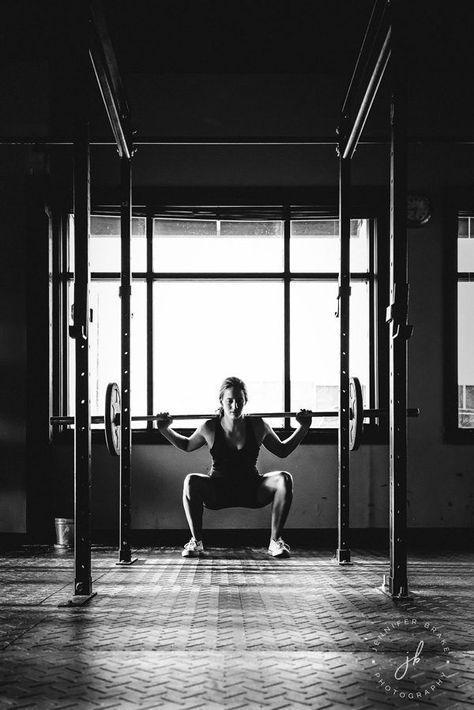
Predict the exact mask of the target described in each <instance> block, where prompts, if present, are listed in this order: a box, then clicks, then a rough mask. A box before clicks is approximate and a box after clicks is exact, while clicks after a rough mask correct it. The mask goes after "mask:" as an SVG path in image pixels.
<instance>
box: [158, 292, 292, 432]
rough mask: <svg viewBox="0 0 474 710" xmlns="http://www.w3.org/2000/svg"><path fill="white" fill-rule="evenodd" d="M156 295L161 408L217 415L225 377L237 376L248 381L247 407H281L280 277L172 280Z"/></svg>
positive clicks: (168, 410) (279, 424)
mask: <svg viewBox="0 0 474 710" xmlns="http://www.w3.org/2000/svg"><path fill="white" fill-rule="evenodd" d="M153 295H154V311H155V319H154V324H153V333H154V362H153V373H154V374H153V382H154V402H155V409H157V411H167V412H170V413H173V411H174V412H175V413H179V412H182V413H186V414H187V413H194V412H196V413H199V412H201V413H203V414H206V413H207V412H214V411H215V410H216V408H217V407H218V391H219V387H220V385H221V382H222V381H223V380H224V379H225V378H226V377H229V376H234V375H235V376H237V377H240V378H241V379H243V380H244V382H245V383H246V384H247V387H248V392H249V402H248V405H247V411H249V412H252V411H253V412H258V411H260V412H261V411H282V409H283V402H284V399H283V355H284V344H283V284H282V283H281V282H272V281H217V282H210V283H209V282H207V281H206V282H204V281H187V280H186V281H170V282H168V281H165V282H159V283H155V286H154V294H153ZM273 422H274V425H275V426H281V422H278V420H273ZM196 423H197V422H196V421H194V422H193V421H185V422H183V424H182V426H194V425H195V424H196Z"/></svg>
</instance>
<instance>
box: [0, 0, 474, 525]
mask: <svg viewBox="0 0 474 710" xmlns="http://www.w3.org/2000/svg"><path fill="white" fill-rule="evenodd" d="M23 4H24V3H23ZM35 17H36V16H35ZM453 17H454V18H455V19H456V22H455V24H456V27H458V26H459V23H460V21H459V18H458V17H457V14H456V12H454V10H453ZM36 19H38V21H39V19H41V18H40V17H39V15H38V16H37V17H36ZM440 29H441V25H440V23H439V22H438V23H435V31H436V32H438V30H440ZM125 30H126V27H122V34H125V35H126V34H127V32H126V31H125ZM130 31H131V32H132V28H131V29H130ZM35 36H36V34H35ZM268 41H269V40H268V38H267V43H268ZM359 41H360V38H359V39H357V41H356V42H355V45H357V44H358V43H359ZM62 42H63V44H62V49H61V51H65V40H64V39H63V40H62ZM295 42H296V40H295ZM329 44H330V43H329V42H327V43H326V45H325V46H326V48H327V47H328V46H329ZM26 46H28V47H30V49H29V50H28V51H30V52H31V51H32V50H31V46H32V45H31V43H30V44H28V43H27V42H26V41H25V52H24V53H23V58H22V57H21V56H18V57H14V58H13V60H12V61H11V62H10V64H9V65H8V67H6V68H5V67H4V71H2V72H1V74H0V79H2V86H3V87H4V88H5V94H4V100H3V101H2V112H1V114H0V132H1V133H2V134H3V135H18V134H22V133H23V134H24V135H28V134H46V133H47V132H48V131H50V132H51V133H56V134H58V133H68V132H70V131H71V115H72V112H71V105H70V104H68V97H69V96H70V95H71V88H70V87H69V86H68V84H67V82H65V79H67V62H65V63H61V62H60V61H58V56H56V57H55V59H54V61H53V62H51V64H49V63H48V57H47V53H46V52H45V50H44V49H42V48H41V43H39V42H38V49H37V51H38V57H37V58H36V59H35V58H34V57H33V58H32V57H29V56H28V52H26ZM137 46H138V45H137ZM453 46H454V45H453V44H451V45H450V49H449V51H448V49H447V50H446V51H447V55H446V56H447V57H449V59H450V62H451V64H449V63H446V64H445V65H444V66H443V65H440V63H439V58H437V59H436V62H434V63H433V64H432V65H429V61H428V60H427V59H426V60H425V59H423V55H422V53H421V52H420V53H418V55H419V56H418V58H417V61H416V62H415V63H414V64H413V65H412V66H413V67H415V68H416V72H419V74H417V73H416V72H415V69H414V70H413V73H412V74H411V75H410V77H409V89H410V90H409V100H410V106H409V129H410V132H411V133H412V134H417V135H419V134H425V135H432V134H433V133H435V132H437V133H442V134H444V135H453V134H457V135H461V134H462V133H464V132H466V131H467V130H469V128H470V126H472V118H473V116H472V110H473V109H472V106H470V104H469V102H466V100H465V94H464V89H463V81H462V76H463V71H464V69H465V68H464V69H463V67H464V65H463V64H462V62H460V61H459V60H458V59H457V55H456V54H455V53H454V54H453ZM463 46H464V45H463ZM351 47H352V49H350V48H349V45H348V47H347V57H344V61H345V60H346V59H347V61H348V62H349V64H351V63H352V59H353V56H352V54H353V50H354V46H353V45H351ZM148 52H149V53H148V55H147V56H148V57H149V58H150V57H152V55H153V52H152V51H151V50H150V49H149V50H148ZM12 53H14V48H13V47H12ZM20 54H21V52H19V55H20ZM309 55H310V53H309ZM309 55H308V56H309ZM124 56H126V61H128V62H129V65H128V66H129V70H128V71H127V70H126V71H125V73H124V79H125V85H126V89H127V92H128V95H129V97H130V102H131V105H132V116H133V119H134V123H135V125H136V127H137V128H138V130H139V133H140V134H141V135H147V134H148V135H160V134H161V135H176V134H181V135H188V136H203V135H228V136H231V135H236V136H239V135H245V134H247V135H267V136H268V135H285V134H286V135H292V136H305V135H316V136H317V135H328V136H334V135H335V129H336V126H337V124H338V120H339V109H340V104H341V101H342V98H343V95H344V91H345V88H346V82H347V78H348V73H350V72H347V71H342V69H341V66H342V57H339V59H340V62H339V64H338V66H337V70H335V71H331V67H330V66H329V64H328V63H326V64H318V63H317V62H316V63H314V64H311V66H310V64H307V65H305V66H304V67H301V70H299V69H298V66H296V64H295V62H293V63H291V64H290V65H289V66H288V67H287V71H284V70H281V71H280V72H279V73H275V72H272V71H271V68H270V66H269V64H268V62H267V63H266V62H264V61H263V60H261V61H260V62H258V66H254V67H253V70H252V71H247V72H239V67H238V66H236V64H235V63H234V64H233V65H232V62H231V55H230V54H227V55H226V57H227V60H226V61H227V64H226V65H225V66H224V65H223V66H222V67H219V66H214V65H213V64H212V61H211V59H212V56H213V55H212V53H211V54H209V55H208V56H209V66H207V69H206V67H205V66H204V65H202V64H201V65H200V66H199V63H197V68H195V67H193V63H192V62H190V63H189V65H187V66H184V65H182V66H180V70H179V71H173V66H172V63H168V65H167V66H166V67H165V68H164V70H162V71H161V72H160V67H159V66H156V65H154V66H153V61H154V60H152V59H150V60H149V63H148V67H149V69H148V70H146V68H145V67H143V66H140V63H139V62H138V60H136V61H135V60H133V53H132V54H129V55H124ZM137 56H138V55H137ZM24 57H26V59H25V58H24ZM132 60H133V61H132ZM137 62H138V63H137ZM423 62H425V65H424V64H423ZM449 67H451V68H452V70H453V73H451V74H447V73H446V69H447V68H449ZM6 69H8V72H7V71H6ZM162 69H163V68H162ZM203 69H206V70H205V71H203ZM427 70H428V71H427ZM12 72H13V74H12ZM90 106H91V113H92V129H93V135H105V134H107V135H109V136H110V132H109V130H108V128H107V126H106V123H105V121H104V116H103V111H102V107H101V106H100V100H99V99H98V96H97V92H96V93H95V94H93V95H92V99H91V103H90ZM367 131H368V132H369V133H371V134H373V135H388V103H387V94H386V92H385V93H383V92H382V94H381V95H380V97H379V98H378V100H377V102H376V104H375V105H374V112H373V114H372V116H371V118H370V120H369V123H368V125H367ZM408 158H409V162H408V167H409V186H410V188H412V189H417V190H423V191H424V192H427V193H428V194H429V195H430V196H431V197H432V200H433V203H434V206H435V213H434V217H433V219H432V221H431V222H430V223H429V224H428V225H427V226H426V227H425V228H424V229H421V230H418V231H410V233H409V255H410V282H411V302H410V312H411V317H410V320H411V322H413V324H414V325H415V335H414V338H413V340H412V341H411V343H410V347H409V399H410V404H411V405H412V406H419V407H420V408H421V409H422V416H421V417H420V418H419V419H418V420H417V421H414V422H411V423H410V428H409V431H410V438H409V504H410V507H409V523H410V525H412V526H415V527H416V526H418V527H437V526H440V527H443V526H446V527H468V526H469V525H471V524H472V521H473V516H474V504H473V498H474V493H473V489H472V485H473V484H472V481H473V476H472V473H473V470H472V469H473V465H472V447H470V446H455V445H451V444H447V443H446V441H445V438H444V402H443V395H442V383H443V373H444V370H443V367H444V363H443V357H444V354H443V353H444V338H445V332H444V330H443V322H442V317H441V314H442V306H443V291H442V284H443V249H444V240H445V238H446V234H445V232H444V225H443V213H444V207H445V205H444V190H445V188H446V187H448V186H457V185H459V186H467V187H471V186H472V183H473V179H472V176H473V174H474V173H473V155H472V147H469V146H455V145H452V144H449V143H448V144H436V143H432V144H426V145H411V146H410V149H409V156H408ZM71 165H72V163H71V155H70V149H68V148H65V149H57V148H54V149H51V151H48V153H47V154H44V153H43V152H41V151H34V150H30V149H23V148H19V147H16V148H1V149H0V237H1V244H2V259H1V261H0V294H1V301H0V327H1V341H0V367H1V368H2V373H1V383H2V384H1V385H0V387H1V399H0V408H1V412H0V441H1V452H0V457H1V458H0V465H1V471H0V475H1V482H0V487H1V490H0V493H1V495H0V531H1V532H20V533H21V532H24V531H25V530H26V529H28V530H29V531H30V532H33V533H34V531H39V530H41V529H45V528H48V526H49V529H51V528H52V518H53V516H54V515H59V516H65V515H70V514H71V503H72V446H71V445H65V444H64V445H63V444H62V445H61V446H56V445H55V446H54V447H53V448H52V451H51V450H50V447H49V439H48V436H49V429H48V426H47V416H48V412H49V406H50V401H49V381H48V372H47V370H48V364H49V347H50V344H49V340H48V328H49V280H48V239H49V236H48V235H49V233H48V224H47V219H45V215H44V211H43V209H42V204H43V203H44V200H45V193H44V185H45V179H47V178H48V176H49V177H50V178H51V181H52V185H53V188H52V191H51V189H50V188H48V189H50V192H49V193H48V197H47V198H46V201H51V199H54V198H55V196H56V194H57V193H58V192H62V191H63V190H65V192H66V193H67V195H68V196H70V193H71V185H72V175H71ZM388 170H389V163H388V149H387V147H386V146H377V147H363V146H360V147H359V148H358V150H357V152H356V157H355V159H354V165H353V179H354V183H355V184H357V185H365V186H369V187H370V186H379V185H388V179H389V173H388ZM31 178H33V179H31ZM36 178H41V179H40V180H36ZM118 180H119V173H118V160H117V155H116V151H115V149H114V148H112V147H110V148H108V147H103V148H99V147H94V148H93V149H92V182H93V187H94V188H96V187H107V186H111V185H112V186H115V185H117V184H118ZM134 184H135V185H136V186H137V188H139V187H149V188H155V189H156V195H157V198H156V199H157V202H159V200H160V188H167V187H180V186H183V187H187V188H193V187H196V188H197V187H211V188H212V187H222V186H229V187H233V186H235V187H242V186H244V187H248V186H250V187H251V186H268V187H270V188H271V187H281V186H307V187H310V188H311V187H313V186H314V187H316V186H327V187H337V158H336V154H335V147H334V146H333V145H331V146H321V147H303V146H300V147H272V148H270V147H245V148H244V147H234V148H231V147H227V148H223V147H208V148H202V147H201V148H198V147H194V148H189V147H188V148H183V147H174V148H172V147H167V148H166V147H161V148H159V147H155V148H151V147H148V148H145V147H142V148H140V149H139V150H138V152H137V155H136V157H135V159H134ZM42 201H43V202H42ZM35 270H36V271H35ZM35 274H36V275H35ZM27 282H28V283H29V286H28V285H27ZM384 297H385V298H386V300H387V301H388V294H386V295H385V296H384ZM309 318H310V316H309ZM35 412H36V413H37V417H38V418H36V417H35ZM206 464H207V460H206V458H205V455H204V452H198V454H196V455H193V456H191V457H188V458H183V455H182V454H180V452H177V451H175V450H172V449H171V448H170V447H166V446H161V447H151V446H136V447H135V449H134V487H133V491H134V493H133V513H134V526H135V527H142V528H154V527H163V528H166V527H169V528H172V527H184V524H185V523H184V517H183V514H182V511H181V508H180V486H181V480H182V478H183V476H184V475H185V473H186V472H188V471H189V470H196V469H197V470H205V468H206ZM263 465H264V466H265V467H275V466H276V465H279V466H281V462H280V463H278V462H275V461H274V460H273V459H272V457H270V456H268V455H266V454H265V455H264V456H263ZM287 465H288V468H290V467H291V470H292V471H294V472H295V473H296V474H297V477H298V478H297V492H296V496H295V504H294V507H293V510H292V517H291V519H290V521H289V524H290V526H292V527H333V526H334V525H335V524H336V521H335V510H336V493H337V486H336V449H335V447H334V446H322V447H313V446H302V447H300V448H299V449H298V450H297V452H295V453H294V454H293V456H292V458H291V460H288V462H286V463H285V467H286V466H287ZM38 475H41V477H42V478H40V479H39V478H38ZM93 475H94V482H93V495H94V502H93V523H94V527H96V528H99V529H101V528H110V527H115V526H116V523H117V487H116V481H117V462H116V461H112V460H111V459H109V458H108V457H107V456H106V454H105V450H104V447H103V445H102V444H98V445H95V446H94V457H93ZM40 482H43V483H44V485H43V483H40ZM387 483H388V481H387V448H386V447H384V446H368V447H365V448H364V450H363V451H362V452H361V453H360V454H359V455H358V458H355V459H354V464H353V486H352V489H351V495H352V500H351V505H352V508H351V510H352V519H351V524H352V525H353V526H355V527H384V526H386V524H387V519H388V487H387ZM266 515H267V512H266V511H264V512H261V511H260V512H258V511H257V512H255V511H254V512H252V513H251V514H249V515H246V514H245V513H242V512H241V511H233V512H232V513H230V514H229V515H228V516H225V518H224V517H223V516H222V515H220V514H218V515H217V514H216V516H215V517H213V518H212V519H211V520H210V525H211V526H216V527H217V526H227V527H239V526H242V525H247V526H249V527H251V526H256V527H259V526H262V527H263V526H265V525H266V524H267V518H266ZM38 534H39V533H38Z"/></svg>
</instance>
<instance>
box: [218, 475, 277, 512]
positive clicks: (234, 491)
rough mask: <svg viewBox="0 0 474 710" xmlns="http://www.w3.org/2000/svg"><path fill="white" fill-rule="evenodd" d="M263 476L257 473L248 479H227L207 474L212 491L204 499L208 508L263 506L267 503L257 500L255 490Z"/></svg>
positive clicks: (256, 490)
mask: <svg viewBox="0 0 474 710" xmlns="http://www.w3.org/2000/svg"><path fill="white" fill-rule="evenodd" d="M262 478H263V476H261V475H260V474H258V475H257V476H252V477H250V478H248V479H245V478H244V479H241V480H237V481H234V480H232V479H231V480H229V479H228V478H221V477H219V476H209V479H210V485H211V490H212V493H211V495H209V496H208V497H207V498H206V499H205V500H204V505H205V507H206V508H209V509H210V510H220V509H221V508H264V507H265V506H266V505H268V503H260V502H259V501H258V497H257V492H258V488H259V486H260V484H261V482H262Z"/></svg>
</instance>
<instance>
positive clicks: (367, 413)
mask: <svg viewBox="0 0 474 710" xmlns="http://www.w3.org/2000/svg"><path fill="white" fill-rule="evenodd" d="M385 412H386V410H385V409H364V406H363V402H362V387H361V385H360V381H359V379H358V378H357V377H351V378H350V379H349V448H350V450H351V451H356V450H357V449H358V448H359V446H360V442H361V438H362V432H363V428H364V419H365V418H366V417H377V416H380V414H383V413H385ZM298 413H299V412H261V413H257V414H245V416H246V417H251V418H252V417H253V418H256V417H259V418H263V419H271V418H289V417H296V415H297V414H298ZM120 414H121V407H120V388H119V386H118V384H117V383H116V382H110V383H109V384H108V385H107V390H106V393H105V412H104V416H103V417H102V416H94V417H91V423H92V424H104V428H105V443H106V444H107V449H108V451H109V453H110V455H111V456H119V455H120ZM419 414H420V410H419V409H416V408H412V409H407V416H408V417H417V416H418V415H419ZM215 416H216V412H214V413H213V414H170V415H169V418H170V419H176V420H179V419H213V418H214V417H215ZM308 416H311V417H338V416H339V412H337V411H334V410H328V411H319V412H309V413H308ZM165 418H168V417H167V416H166V415H165V414H163V415H159V414H150V415H143V416H135V417H131V420H132V421H133V422H155V421H158V420H160V419H165ZM50 422H51V424H52V425H60V424H74V417H51V419H50Z"/></svg>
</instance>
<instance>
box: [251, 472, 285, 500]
mask: <svg viewBox="0 0 474 710" xmlns="http://www.w3.org/2000/svg"><path fill="white" fill-rule="evenodd" d="M281 477H282V472H281V471H270V472H269V473H264V474H263V475H262V480H261V481H260V485H259V487H258V491H257V496H258V500H259V502H261V503H265V505H268V503H271V502H272V500H273V497H274V495H275V491H276V490H277V488H278V486H279V485H280V481H281Z"/></svg>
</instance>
